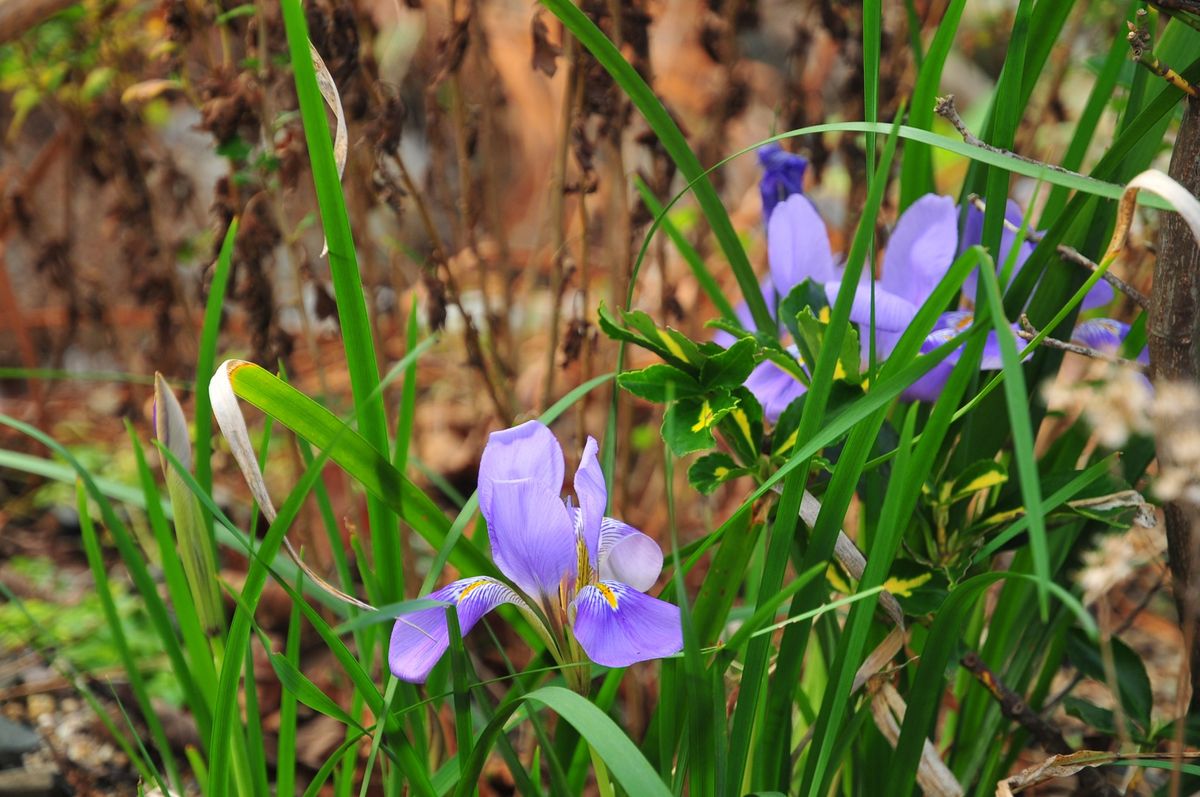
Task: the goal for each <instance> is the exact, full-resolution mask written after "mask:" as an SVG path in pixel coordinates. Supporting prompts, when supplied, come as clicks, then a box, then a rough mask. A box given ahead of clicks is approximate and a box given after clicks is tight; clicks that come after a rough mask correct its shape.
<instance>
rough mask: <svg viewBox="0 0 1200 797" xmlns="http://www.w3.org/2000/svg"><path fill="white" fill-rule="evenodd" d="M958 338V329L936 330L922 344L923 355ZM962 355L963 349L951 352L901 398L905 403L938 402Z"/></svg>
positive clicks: (903, 393)
mask: <svg viewBox="0 0 1200 797" xmlns="http://www.w3.org/2000/svg"><path fill="white" fill-rule="evenodd" d="M957 336H958V330H956V329H952V328H943V329H935V330H934V331H933V332H930V333H929V334H928V335H927V336H926V337H925V340H924V341H922V342H921V354H928V353H929V352H931V351H933V350H934V349H936V348H937V347H938V346H941V345H942V344H943V343H945V342H946V341H948V340H951V339H953V338H955V337H957ZM961 353H962V349H955V350H954V351H952V352H950V354H948V355H947V356H946V358H945V359H944V360H942V361H941V362H940V363H938V364H937V365H935V366H933V368H932V370H930V371H929V372H928V373H926V374H925V375H924V376H922V377H921V378H920V379H918V380H917V381H916V382H913V383H912V384H911V385H909V386H908V387H906V388H905V389H904V391H903V392H902V393H901V394H900V395H901V398H903V399H904V400H905V401H937V398H938V396H940V395H942V389H943V388H944V387H946V380H947V379H949V378H950V372H951V371H953V370H954V366H955V364H956V363H957V362H958V358H959V356H960V354H961Z"/></svg>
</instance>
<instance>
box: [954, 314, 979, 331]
mask: <svg viewBox="0 0 1200 797" xmlns="http://www.w3.org/2000/svg"><path fill="white" fill-rule="evenodd" d="M974 321H975V316H974V315H973V314H971V313H967V314H966V315H964V316H963V317H962V318H960V319H958V320H957V321H955V322H954V328H955V329H957V330H958V331H959V332H962V331H963V330H964V329H966V328H967V327H969V326H971V324H972V323H973V322H974Z"/></svg>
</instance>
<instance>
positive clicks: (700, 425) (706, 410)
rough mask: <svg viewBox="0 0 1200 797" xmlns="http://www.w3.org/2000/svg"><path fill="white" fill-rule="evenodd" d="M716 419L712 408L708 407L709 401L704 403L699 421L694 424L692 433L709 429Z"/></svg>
mask: <svg viewBox="0 0 1200 797" xmlns="http://www.w3.org/2000/svg"><path fill="white" fill-rule="evenodd" d="M716 418H717V415H716V413H714V412H713V411H712V407H710V406H709V405H708V402H707V401H706V402H704V404H703V405H702V406H701V407H700V417H699V419H697V421H696V422H695V423H694V424H692V431H693V432H699V431H700V430H702V429H707V428H708V427H710V426H712V425H713V421H715V420H716Z"/></svg>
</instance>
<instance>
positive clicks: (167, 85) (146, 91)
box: [121, 78, 183, 105]
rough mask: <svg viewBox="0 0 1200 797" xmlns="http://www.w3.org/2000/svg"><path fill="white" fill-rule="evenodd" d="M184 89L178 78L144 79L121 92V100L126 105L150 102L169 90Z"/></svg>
mask: <svg viewBox="0 0 1200 797" xmlns="http://www.w3.org/2000/svg"><path fill="white" fill-rule="evenodd" d="M182 89H183V84H182V83H180V82H179V81H178V80H165V79H163V78H155V79H153V80H143V81H141V82H140V83H134V84H133V85H132V86H130V87H129V88H127V89H125V91H123V92H121V102H122V103H123V104H125V105H131V104H133V103H139V102H149V101H150V100H153V99H154V98H156V97H159V96H161V95H163V94H165V93H166V92H168V91H180V90H182Z"/></svg>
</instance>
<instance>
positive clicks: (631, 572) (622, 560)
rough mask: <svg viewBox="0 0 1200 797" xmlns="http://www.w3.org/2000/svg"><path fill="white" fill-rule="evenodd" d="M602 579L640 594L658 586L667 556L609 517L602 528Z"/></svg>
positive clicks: (600, 557) (641, 534) (602, 524)
mask: <svg viewBox="0 0 1200 797" xmlns="http://www.w3.org/2000/svg"><path fill="white" fill-rule="evenodd" d="M599 559H600V578H602V579H604V580H606V581H620V582H621V583H623V584H628V585H629V586H631V587H633V588H634V589H636V590H638V591H639V592H645V591H646V590H648V589H650V588H651V587H653V586H654V584H655V582H656V581H658V576H659V574H660V573H662V565H663V553H662V548H660V547H658V543H657V542H655V541H654V540H652V539H650V538H649V537H647V536H646V535H645V534H643V533H642V532H640V531H638V530H637V529H635V528H634V527H633V526H630V525H629V524H627V523H622V522H621V521H619V520H614V519H613V518H610V517H606V518H604V522H603V523H601V525H600V551H599Z"/></svg>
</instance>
